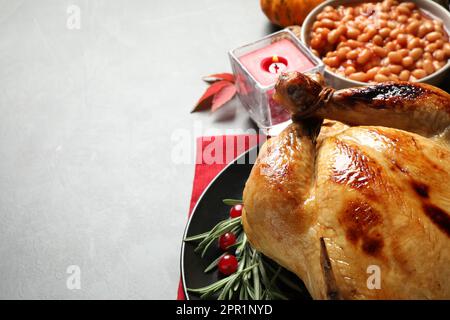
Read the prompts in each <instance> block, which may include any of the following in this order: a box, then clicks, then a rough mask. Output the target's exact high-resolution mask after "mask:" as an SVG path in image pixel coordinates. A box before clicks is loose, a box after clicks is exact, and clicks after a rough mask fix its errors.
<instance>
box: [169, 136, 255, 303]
mask: <svg viewBox="0 0 450 320" xmlns="http://www.w3.org/2000/svg"><path fill="white" fill-rule="evenodd" d="M262 138H263V137H260V136H257V135H241V136H214V137H200V138H197V152H196V159H197V161H196V165H195V175H194V182H193V186H192V195H191V204H190V207H189V216H190V215H191V213H192V209H193V208H194V207H195V204H196V203H197V201H198V198H199V197H200V195H201V194H202V193H203V191H204V190H205V188H206V187H207V186H208V185H209V183H210V182H211V181H212V180H213V179H214V177H215V176H216V175H217V174H218V173H219V172H220V171H221V170H222V169H223V168H224V167H225V166H226V165H227V164H228V162H231V161H232V160H234V159H235V158H237V157H238V156H240V155H241V154H242V153H244V152H245V151H247V150H248V149H250V148H252V147H254V146H255V145H257V144H258V143H259V141H260V140H261V139H262ZM211 143H215V146H217V145H218V144H222V156H221V157H220V158H221V160H222V161H218V162H219V163H213V164H207V163H205V160H207V159H204V158H205V157H206V156H205V150H207V147H208V146H209V145H210V144H211ZM216 143H217V144H216ZM227 146H228V147H229V148H233V152H232V155H233V156H231V157H230V154H228V155H227V152H226V151H228V152H231V151H230V150H227ZM215 149H217V147H216V148H215ZM208 154H209V152H208ZM213 156H214V154H213ZM227 158H228V159H227ZM219 160H220V159H219ZM206 162H207V161H206ZM184 299H185V296H184V291H183V284H182V282H181V281H180V284H179V286H178V296H177V300H184Z"/></svg>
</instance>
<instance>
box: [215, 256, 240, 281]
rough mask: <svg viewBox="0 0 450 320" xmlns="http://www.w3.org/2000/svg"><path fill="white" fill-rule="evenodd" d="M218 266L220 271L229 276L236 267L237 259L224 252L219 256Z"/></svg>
mask: <svg viewBox="0 0 450 320" xmlns="http://www.w3.org/2000/svg"><path fill="white" fill-rule="evenodd" d="M218 267H219V271H220V273H222V274H224V275H226V276H229V275H230V274H232V273H235V272H236V270H237V269H238V261H237V259H236V257H235V256H233V255H232V254H226V255H224V256H223V257H222V258H220V260H219V266H218Z"/></svg>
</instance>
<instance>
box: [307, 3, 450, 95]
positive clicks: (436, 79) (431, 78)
mask: <svg viewBox="0 0 450 320" xmlns="http://www.w3.org/2000/svg"><path fill="white" fill-rule="evenodd" d="M408 1H411V2H414V3H415V4H416V5H417V6H418V7H419V8H420V9H423V10H425V11H427V12H428V13H430V14H432V15H433V16H435V17H436V18H439V19H441V20H442V22H443V23H444V27H445V30H446V32H447V34H449V30H450V12H448V11H447V10H446V9H445V8H444V7H442V6H441V5H439V4H437V3H436V2H433V1H431V0H408ZM364 2H367V1H362V0H328V1H325V2H323V3H321V4H320V5H318V6H317V7H315V8H314V10H312V11H311V12H310V13H309V14H308V16H307V17H306V19H305V21H304V22H303V25H302V32H301V40H302V41H303V43H305V44H306V45H307V46H308V48H310V43H309V42H310V35H311V27H312V25H313V23H314V21H316V16H317V15H318V14H319V13H320V12H322V10H323V8H325V7H326V6H333V7H337V6H339V5H343V4H349V3H364ZM449 70H450V60H449V61H447V64H446V65H445V66H443V67H442V68H441V69H439V70H437V71H436V72H434V73H432V74H430V75H428V76H426V77H424V78H422V79H419V80H418V81H417V82H425V83H429V84H432V85H438V84H439V83H441V82H442V81H443V80H444V79H446V76H447V75H448V71H449ZM325 78H326V79H327V82H328V84H329V85H330V86H332V87H334V88H337V89H342V88H349V87H355V86H363V85H367V83H366V82H360V81H355V80H351V79H348V78H345V77H342V76H340V75H337V74H335V73H333V72H331V71H329V70H327V68H325Z"/></svg>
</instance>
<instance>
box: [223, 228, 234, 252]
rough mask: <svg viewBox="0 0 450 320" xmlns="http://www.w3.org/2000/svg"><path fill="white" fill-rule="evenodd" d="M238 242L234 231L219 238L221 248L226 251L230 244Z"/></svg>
mask: <svg viewBox="0 0 450 320" xmlns="http://www.w3.org/2000/svg"><path fill="white" fill-rule="evenodd" d="M235 243H236V236H235V235H234V233H232V232H227V233H224V234H223V235H221V236H220V238H219V247H220V249H222V250H224V251H226V250H227V249H228V248H229V247H230V246H232V245H233V244H235Z"/></svg>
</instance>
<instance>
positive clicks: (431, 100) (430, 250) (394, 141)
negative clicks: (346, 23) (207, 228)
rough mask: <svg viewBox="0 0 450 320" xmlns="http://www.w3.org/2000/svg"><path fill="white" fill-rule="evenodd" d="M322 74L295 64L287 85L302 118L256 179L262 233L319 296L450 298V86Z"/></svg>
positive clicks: (250, 215) (251, 209)
mask: <svg viewBox="0 0 450 320" xmlns="http://www.w3.org/2000/svg"><path fill="white" fill-rule="evenodd" d="M319 80H320V79H319V78H316V79H313V78H312V77H308V76H306V75H303V74H301V73H296V72H294V73H288V74H283V75H282V76H280V79H279V81H278V83H277V85H276V94H275V98H276V100H277V101H278V102H280V103H281V104H282V105H283V106H285V107H286V108H287V109H288V110H290V112H291V113H292V118H293V123H292V124H291V125H290V126H289V127H287V128H286V129H285V130H284V131H283V132H282V133H281V134H280V135H278V136H277V137H273V138H271V139H269V140H268V141H267V142H266V143H265V144H264V145H263V146H262V148H261V150H260V153H259V155H258V159H257V161H256V163H255V165H254V167H253V169H252V172H251V174H250V177H249V179H248V181H247V183H246V186H245V190H244V195H243V199H244V208H245V210H244V213H243V224H244V230H245V233H246V235H247V237H248V239H249V241H250V243H251V244H252V245H253V246H254V247H255V249H257V250H259V251H261V252H262V253H263V254H265V255H266V256H268V257H270V258H271V259H273V260H274V261H276V262H277V263H279V264H280V265H282V266H284V267H285V268H287V269H288V270H291V271H292V272H293V273H295V274H296V275H297V276H298V277H299V278H301V279H302V280H303V282H304V283H305V285H306V287H307V289H308V291H309V293H310V294H311V296H312V297H313V298H314V299H450V149H449V141H450V95H449V94H448V93H446V92H444V91H442V90H440V89H438V88H435V87H433V86H430V85H426V84H419V83H408V82H395V83H394V82H391V83H381V84H374V85H368V86H366V87H358V88H351V89H345V90H339V91H335V90H334V89H332V88H327V87H324V86H323V85H322V83H321V81H319ZM324 119H326V120H324ZM374 266H375V267H374ZM374 268H375V269H378V271H379V272H378V273H377V275H378V276H379V284H378V286H377V285H375V287H374V286H373V285H370V284H373V283H375V282H373V283H372V282H371V281H372V280H373V279H372V278H370V277H371V276H373V275H375V271H374V272H372V270H375V269H374Z"/></svg>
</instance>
